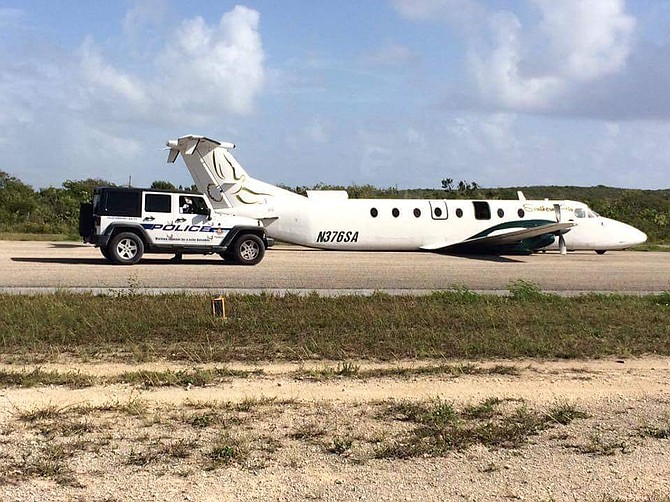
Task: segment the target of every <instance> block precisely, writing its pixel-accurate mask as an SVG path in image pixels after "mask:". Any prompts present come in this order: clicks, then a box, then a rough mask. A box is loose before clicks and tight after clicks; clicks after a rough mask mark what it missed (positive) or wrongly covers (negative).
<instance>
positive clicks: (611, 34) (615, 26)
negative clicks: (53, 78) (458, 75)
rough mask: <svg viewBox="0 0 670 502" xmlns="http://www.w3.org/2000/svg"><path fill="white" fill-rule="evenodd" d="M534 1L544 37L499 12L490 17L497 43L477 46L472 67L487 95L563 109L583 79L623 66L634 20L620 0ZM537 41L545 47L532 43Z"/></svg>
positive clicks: (525, 107) (523, 107)
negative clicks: (532, 45) (536, 35)
mask: <svg viewBox="0 0 670 502" xmlns="http://www.w3.org/2000/svg"><path fill="white" fill-rule="evenodd" d="M534 3H535V5H537V6H538V8H539V10H540V14H541V21H540V23H539V30H540V32H541V33H542V34H543V35H544V40H542V38H541V37H533V36H532V34H531V33H530V32H531V31H532V30H529V29H526V30H524V27H523V26H522V24H521V22H520V21H519V19H518V18H517V16H516V15H514V14H512V13H509V12H506V13H496V14H493V15H491V16H490V21H489V25H490V29H491V32H492V34H493V36H492V43H491V44H490V45H489V46H488V47H487V48H486V49H484V50H479V51H477V50H474V51H472V53H471V59H470V61H471V64H472V70H473V72H474V75H475V77H476V80H477V82H478V85H479V88H480V91H481V92H482V95H483V96H484V97H485V98H486V99H488V100H489V101H490V102H492V103H496V104H498V105H500V106H502V107H504V108H507V109H511V110H519V111H547V110H552V109H560V108H562V101H564V100H565V99H566V98H569V95H570V93H571V92H573V91H575V90H579V87H578V85H579V84H582V83H588V82H592V81H595V80H597V79H600V78H602V77H605V76H608V75H611V74H614V73H617V72H619V71H621V69H622V68H623V66H624V65H625V62H626V59H627V57H628V55H629V54H630V50H631V43H632V34H633V30H634V28H635V20H634V18H632V17H631V16H630V15H628V14H626V13H625V12H624V5H623V3H622V2H621V1H620V0H594V1H590V2H583V1H582V0H563V1H561V2H555V1H552V0H534ZM538 41H541V42H543V44H542V47H543V48H544V50H537V49H536V48H533V47H530V43H538ZM532 49H533V50H532Z"/></svg>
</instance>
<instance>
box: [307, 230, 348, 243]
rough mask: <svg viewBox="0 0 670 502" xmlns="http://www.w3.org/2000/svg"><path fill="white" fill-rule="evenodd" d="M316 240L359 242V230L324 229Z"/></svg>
mask: <svg viewBox="0 0 670 502" xmlns="http://www.w3.org/2000/svg"><path fill="white" fill-rule="evenodd" d="M316 242H358V232H354V231H352V230H322V231H321V232H319V235H317V236H316Z"/></svg>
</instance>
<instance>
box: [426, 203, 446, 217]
mask: <svg viewBox="0 0 670 502" xmlns="http://www.w3.org/2000/svg"><path fill="white" fill-rule="evenodd" d="M429 202H430V216H431V217H432V218H433V219H434V220H446V219H447V218H448V217H449V213H448V211H447V201H446V200H431V201H429Z"/></svg>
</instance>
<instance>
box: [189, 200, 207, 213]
mask: <svg viewBox="0 0 670 502" xmlns="http://www.w3.org/2000/svg"><path fill="white" fill-rule="evenodd" d="M208 212H209V208H208V207H207V203H206V202H205V199H203V198H202V197H193V214H207V213H208Z"/></svg>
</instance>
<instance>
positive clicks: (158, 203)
mask: <svg viewBox="0 0 670 502" xmlns="http://www.w3.org/2000/svg"><path fill="white" fill-rule="evenodd" d="M171 202H172V196H171V195H169V194H165V193H161V194H157V193H148V194H146V195H145V196H144V210H145V211H146V212H148V213H170V212H172V207H171V206H172V203H171Z"/></svg>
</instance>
